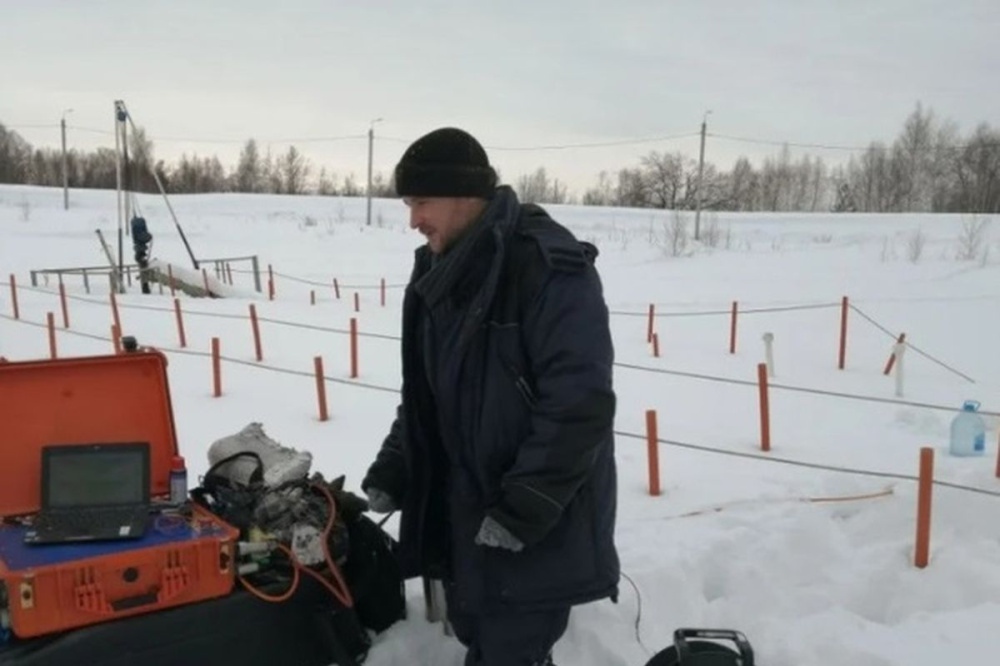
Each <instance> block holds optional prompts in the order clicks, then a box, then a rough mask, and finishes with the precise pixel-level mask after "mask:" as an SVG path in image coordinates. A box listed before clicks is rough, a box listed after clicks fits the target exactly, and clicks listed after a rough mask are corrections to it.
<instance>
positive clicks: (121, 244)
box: [115, 99, 128, 293]
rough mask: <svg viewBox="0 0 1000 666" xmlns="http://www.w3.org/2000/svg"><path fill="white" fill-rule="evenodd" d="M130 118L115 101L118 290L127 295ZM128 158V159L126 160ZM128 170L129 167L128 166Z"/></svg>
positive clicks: (123, 105) (121, 102) (122, 105)
mask: <svg viewBox="0 0 1000 666" xmlns="http://www.w3.org/2000/svg"><path fill="white" fill-rule="evenodd" d="M127 118H128V112H127V111H126V110H125V102H123V101H122V100H120V99H116V100H115V154H116V156H117V164H118V168H117V173H118V289H119V291H120V292H121V293H125V275H124V269H123V268H122V266H123V263H124V261H125V240H124V237H123V234H124V221H123V219H122V218H123V215H122V213H123V209H122V204H123V200H122V150H123V149H124V150H126V151H127V150H128V146H127V145H126V144H125V142H126V141H127V140H128V135H127V133H126V131H125V120H126V119H127ZM127 159H128V158H127V157H126V160H127ZM126 168H128V167H127V165H126ZM127 200H128V195H127V194H126V196H125V202H126V203H127Z"/></svg>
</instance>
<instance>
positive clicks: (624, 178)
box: [614, 169, 649, 208]
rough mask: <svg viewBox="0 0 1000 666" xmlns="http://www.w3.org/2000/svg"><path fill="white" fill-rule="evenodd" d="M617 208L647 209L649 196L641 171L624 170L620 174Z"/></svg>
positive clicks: (616, 190) (616, 192)
mask: <svg viewBox="0 0 1000 666" xmlns="http://www.w3.org/2000/svg"><path fill="white" fill-rule="evenodd" d="M614 203H615V205H616V206H625V207H631V208H646V207H648V206H649V196H648V193H647V190H646V182H645V179H644V178H643V173H642V170H641V169H622V170H620V171H619V172H618V187H617V188H616V189H615V201H614Z"/></svg>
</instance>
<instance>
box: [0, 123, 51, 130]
mask: <svg viewBox="0 0 1000 666" xmlns="http://www.w3.org/2000/svg"><path fill="white" fill-rule="evenodd" d="M2 127H4V129H15V130H20V129H59V125H58V124H55V125H2Z"/></svg>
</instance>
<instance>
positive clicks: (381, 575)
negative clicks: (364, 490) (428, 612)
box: [342, 514, 406, 633]
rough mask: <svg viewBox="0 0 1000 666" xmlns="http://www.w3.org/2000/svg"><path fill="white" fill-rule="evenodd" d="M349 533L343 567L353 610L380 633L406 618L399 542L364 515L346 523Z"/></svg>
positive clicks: (373, 629)
mask: <svg viewBox="0 0 1000 666" xmlns="http://www.w3.org/2000/svg"><path fill="white" fill-rule="evenodd" d="M347 534H348V539H349V543H350V546H349V551H348V555H347V562H346V563H345V564H344V566H343V567H342V569H343V572H344V577H345V578H346V579H347V585H348V587H350V588H351V596H353V597H354V611H355V612H356V613H357V614H358V619H359V620H361V624H362V625H364V626H365V627H366V628H368V629H371V630H372V631H374V632H376V633H380V632H382V631H385V630H386V629H388V628H389V627H390V626H392V625H393V624H394V623H395V622H396V621H397V620H402V619H404V618H405V617H406V594H405V590H404V585H403V575H402V572H401V571H400V568H399V563H398V561H397V560H396V545H397V544H396V541H395V540H394V539H393V538H392V537H390V536H389V535H388V534H386V533H385V532H384V531H383V530H382V528H381V527H379V526H378V525H376V524H375V522H374V521H372V520H371V518H369V517H368V516H365V515H363V514H360V515H358V516H357V517H356V518H354V519H353V520H351V521H349V522H348V523H347Z"/></svg>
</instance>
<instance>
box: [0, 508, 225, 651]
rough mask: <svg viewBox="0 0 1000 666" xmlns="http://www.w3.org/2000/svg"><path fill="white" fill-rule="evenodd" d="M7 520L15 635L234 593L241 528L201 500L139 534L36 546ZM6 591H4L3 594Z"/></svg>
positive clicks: (4, 546)
mask: <svg viewBox="0 0 1000 666" xmlns="http://www.w3.org/2000/svg"><path fill="white" fill-rule="evenodd" d="M25 529H26V528H24V527H21V526H4V527H2V528H0V584H2V585H3V586H5V587H6V595H7V598H8V601H7V605H8V612H9V613H10V624H11V629H12V630H13V632H14V635H15V636H17V637H19V638H30V637H33V636H40V635H42V634H49V633H53V632H57V631H64V630H66V629H72V628H75V627H82V626H86V625H89V624H96V623H98V622H105V621H108V620H112V619H116V618H122V617H128V616H131V615H138V614H140V613H148V612H151V611H157V610H162V609H164V608H171V607H173V606H180V605H182V604H188V603H192V602H195V601H202V600H204V599H210V598H213V597H221V596H225V595H226V594H229V592H231V591H232V589H233V571H234V567H235V563H234V559H235V546H236V543H235V542H236V539H237V538H238V536H239V532H238V531H237V530H236V529H234V528H233V527H231V526H229V525H227V524H226V523H224V522H222V521H221V520H219V519H218V518H216V517H215V516H213V515H211V514H209V513H207V512H205V511H203V510H202V509H200V508H199V507H195V510H194V513H193V516H192V517H191V518H190V519H182V518H181V517H180V516H172V515H163V516H160V517H159V518H158V519H155V520H154V521H153V524H151V526H150V528H149V531H148V532H147V534H146V536H145V537H143V538H142V539H140V540H136V541H116V542H106V543H86V544H66V545H55V546H28V545H25V544H24V543H23V539H24V532H25ZM0 596H2V595H0Z"/></svg>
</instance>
